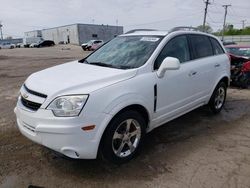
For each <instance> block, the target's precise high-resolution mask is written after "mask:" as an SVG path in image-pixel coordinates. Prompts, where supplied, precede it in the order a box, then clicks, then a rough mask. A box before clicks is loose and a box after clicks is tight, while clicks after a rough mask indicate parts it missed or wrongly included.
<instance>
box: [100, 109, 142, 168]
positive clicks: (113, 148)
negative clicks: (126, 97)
mask: <svg viewBox="0 0 250 188" xmlns="http://www.w3.org/2000/svg"><path fill="white" fill-rule="evenodd" d="M145 127H146V122H145V120H144V119H143V117H142V115H141V114H140V113H138V112H137V111H132V110H130V111H125V112H123V113H120V114H118V115H117V116H115V117H114V118H113V120H112V121H111V122H110V124H109V125H108V127H107V129H106V130H105V133H104V135H103V138H102V143H101V148H100V149H101V154H102V156H103V157H104V159H106V160H108V161H109V162H112V163H115V164H122V163H125V162H127V161H129V160H131V159H132V158H134V157H135V155H136V154H137V153H138V151H139V149H140V147H141V145H142V143H143V138H144V136H145Z"/></svg>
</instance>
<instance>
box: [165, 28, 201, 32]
mask: <svg viewBox="0 0 250 188" xmlns="http://www.w3.org/2000/svg"><path fill="white" fill-rule="evenodd" d="M174 31H200V30H199V29H197V28H195V27H188V26H180V27H174V28H172V29H171V30H170V31H169V33H171V32H174Z"/></svg>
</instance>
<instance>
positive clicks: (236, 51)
mask: <svg viewBox="0 0 250 188" xmlns="http://www.w3.org/2000/svg"><path fill="white" fill-rule="evenodd" d="M225 48H226V50H227V52H228V53H230V54H233V55H235V56H238V57H243V58H246V59H250V45H226V46H225Z"/></svg>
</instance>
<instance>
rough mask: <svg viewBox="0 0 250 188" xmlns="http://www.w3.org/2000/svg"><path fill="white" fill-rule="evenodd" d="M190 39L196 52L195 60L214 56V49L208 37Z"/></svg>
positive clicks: (196, 36)
mask: <svg viewBox="0 0 250 188" xmlns="http://www.w3.org/2000/svg"><path fill="white" fill-rule="evenodd" d="M189 38H190V41H191V44H192V48H193V50H194V56H195V59H197V58H202V57H207V56H212V55H213V48H212V46H211V43H210V41H209V38H208V37H207V36H203V35H190V36H189Z"/></svg>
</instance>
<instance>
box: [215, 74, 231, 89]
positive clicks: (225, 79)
mask: <svg viewBox="0 0 250 188" xmlns="http://www.w3.org/2000/svg"><path fill="white" fill-rule="evenodd" d="M229 81H230V79H229V78H228V77H226V76H224V77H223V78H222V79H220V81H219V82H218V83H217V85H218V84H219V83H220V82H224V83H225V84H226V86H227V87H228V86H229Z"/></svg>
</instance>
